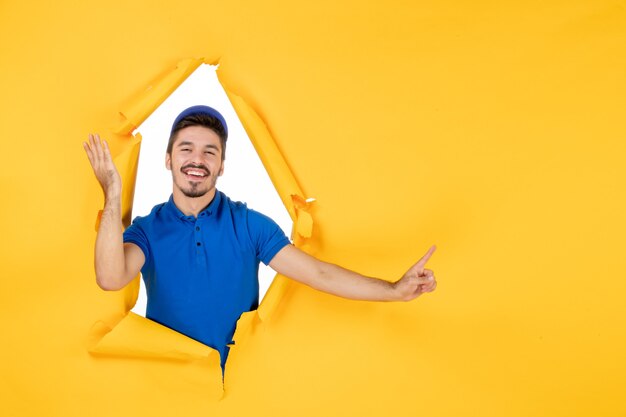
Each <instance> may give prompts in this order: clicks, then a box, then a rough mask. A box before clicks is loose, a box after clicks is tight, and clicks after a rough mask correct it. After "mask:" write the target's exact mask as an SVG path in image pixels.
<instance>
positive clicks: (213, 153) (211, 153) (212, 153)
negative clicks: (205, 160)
mask: <svg viewBox="0 0 626 417" xmlns="http://www.w3.org/2000/svg"><path fill="white" fill-rule="evenodd" d="M205 153H208V154H209V155H215V152H213V151H206V152H205Z"/></svg>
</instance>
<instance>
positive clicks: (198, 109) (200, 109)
mask: <svg viewBox="0 0 626 417" xmlns="http://www.w3.org/2000/svg"><path fill="white" fill-rule="evenodd" d="M192 114H206V115H209V116H213V117H215V118H216V119H217V120H219V122H220V123H221V124H222V126H223V127H224V132H226V136H228V126H226V120H225V119H224V116H222V115H221V114H220V112H218V111H217V110H215V109H214V108H213V107H209V106H202V105H198V106H191V107H189V108H188V109H185V110H183V111H182V112H181V113H180V114H179V115H178V116H177V117H176V120H174V123H173V124H172V130H171V131H170V135H171V134H172V133H173V132H174V127H175V126H176V125H177V124H178V122H180V121H181V120H183V119H184V118H185V117H187V116H191V115H192Z"/></svg>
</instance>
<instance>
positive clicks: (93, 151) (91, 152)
mask: <svg viewBox="0 0 626 417" xmlns="http://www.w3.org/2000/svg"><path fill="white" fill-rule="evenodd" d="M83 148H85V152H86V153H87V158H89V163H90V164H91V167H92V168H93V172H94V174H96V178H97V179H98V182H99V183H100V186H101V187H102V190H103V191H104V194H105V196H107V197H113V196H117V197H119V195H120V193H121V190H122V180H121V178H120V174H119V173H118V172H117V168H115V164H114V163H113V159H112V158H111V152H110V150H109V144H108V143H107V142H106V141H105V140H101V139H100V136H99V135H98V134H96V135H93V134H91V133H90V134H89V143H87V142H83Z"/></svg>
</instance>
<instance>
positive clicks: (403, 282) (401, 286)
mask: <svg viewBox="0 0 626 417" xmlns="http://www.w3.org/2000/svg"><path fill="white" fill-rule="evenodd" d="M435 249H437V247H436V246H434V245H433V246H431V247H430V249H428V251H427V252H426V254H425V255H424V256H422V258H421V259H420V260H419V261H417V262H416V263H415V265H413V266H412V267H411V268H409V270H408V271H406V273H405V274H404V275H403V276H402V278H400V280H399V281H397V282H396V283H394V284H393V285H394V290H395V293H396V296H397V299H398V301H410V300H413V299H415V298H417V297H419V296H420V295H422V294H423V293H425V292H432V291H434V290H435V288H436V287H437V280H436V279H435V273H434V272H433V271H432V270H430V269H426V268H425V267H426V262H428V260H429V259H430V257H431V256H432V254H433V252H435Z"/></svg>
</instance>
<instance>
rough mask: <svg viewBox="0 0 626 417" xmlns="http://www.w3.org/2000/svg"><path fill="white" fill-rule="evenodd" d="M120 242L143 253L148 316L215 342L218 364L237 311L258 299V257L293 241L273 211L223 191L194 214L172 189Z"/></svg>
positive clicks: (265, 259) (250, 307)
mask: <svg viewBox="0 0 626 417" xmlns="http://www.w3.org/2000/svg"><path fill="white" fill-rule="evenodd" d="M124 242H132V243H134V244H135V245H137V246H139V247H140V248H141V250H142V251H143V253H144V255H145V258H146V261H145V263H144V265H143V267H142V269H141V273H142V274H143V279H144V282H145V284H146V292H147V296H148V305H147V310H146V317H147V318H149V319H151V320H154V321H156V322H158V323H161V324H163V325H165V326H167V327H169V328H171V329H174V330H176V331H177V332H179V333H182V334H185V335H187V336H189V337H191V338H192V339H195V340H197V341H199V342H202V343H204V344H206V345H208V346H211V347H212V348H214V349H216V350H218V351H219V352H220V357H221V360H222V369H224V365H225V363H226V357H227V355H228V346H227V344H229V343H232V336H233V333H234V332H235V326H236V324H237V320H238V319H239V316H240V315H241V314H242V313H243V312H246V311H250V310H254V309H256V308H257V307H258V305H259V282H258V269H259V261H261V262H263V263H265V264H266V265H267V264H269V262H270V261H271V260H272V258H273V257H274V255H276V253H277V252H278V251H279V250H281V249H282V248H283V247H284V246H286V245H288V244H289V243H290V242H289V239H287V237H286V236H285V234H284V233H283V231H282V230H281V229H280V227H279V226H278V225H277V224H276V223H275V222H274V221H273V220H272V219H270V218H269V217H267V216H265V215H263V214H261V213H259V212H256V211H254V210H251V209H249V208H247V207H246V205H245V203H241V202H234V201H231V200H230V199H229V198H228V197H227V196H226V195H224V194H223V193H222V192H220V191H217V192H216V193H215V197H214V198H213V200H212V201H211V203H210V204H209V205H208V206H207V207H206V208H205V209H204V210H202V211H201V212H200V213H199V214H198V217H197V218H196V217H193V216H186V215H184V214H183V213H182V212H181V211H180V210H179V209H178V207H176V205H175V204H174V200H173V197H170V199H169V201H168V202H167V203H163V204H159V205H157V206H155V207H154V208H153V209H152V211H151V213H150V214H149V215H147V216H145V217H137V218H135V220H133V223H132V225H130V226H129V227H128V229H126V231H125V232H124Z"/></svg>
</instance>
